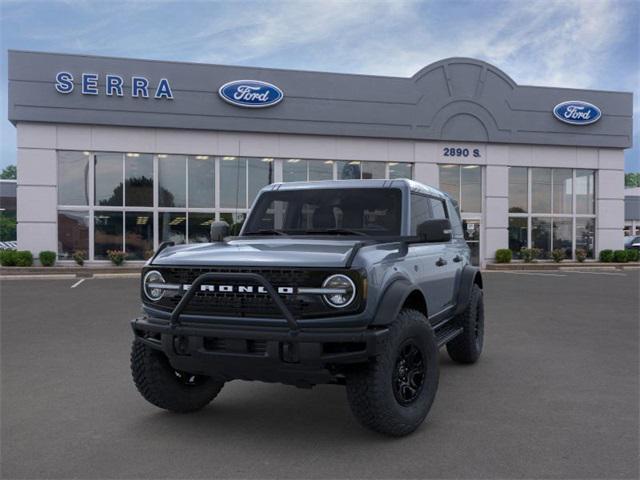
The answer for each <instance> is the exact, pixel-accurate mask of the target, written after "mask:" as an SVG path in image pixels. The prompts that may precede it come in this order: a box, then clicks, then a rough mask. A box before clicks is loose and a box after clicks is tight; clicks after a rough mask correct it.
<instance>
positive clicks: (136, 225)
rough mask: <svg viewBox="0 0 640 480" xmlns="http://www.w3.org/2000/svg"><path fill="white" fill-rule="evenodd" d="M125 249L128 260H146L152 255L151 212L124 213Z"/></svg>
mask: <svg viewBox="0 0 640 480" xmlns="http://www.w3.org/2000/svg"><path fill="white" fill-rule="evenodd" d="M125 251H126V252H127V259H129V260H146V259H147V258H151V256H152V255H153V213H151V212H127V213H126V214H125Z"/></svg>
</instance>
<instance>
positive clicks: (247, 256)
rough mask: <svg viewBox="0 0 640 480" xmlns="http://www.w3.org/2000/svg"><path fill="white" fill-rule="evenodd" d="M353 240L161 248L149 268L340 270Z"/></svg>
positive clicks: (266, 241)
mask: <svg viewBox="0 0 640 480" xmlns="http://www.w3.org/2000/svg"><path fill="white" fill-rule="evenodd" d="M357 242H358V241H357V240H353V239H349V240H347V239H344V240H342V239H341V240H336V239H312V238H305V239H301V238H298V239H295V238H273V237H269V238H264V237H263V238H253V239H236V240H229V241H226V242H216V243H198V244H192V245H177V246H174V247H168V248H165V249H164V250H162V251H161V252H160V254H159V255H158V256H157V257H156V258H155V259H154V260H153V265H165V266H174V265H175V266H178V265H191V266H240V267H336V268H341V267H344V266H345V264H346V261H347V258H348V257H349V254H350V252H351V249H352V248H353V246H354V245H355V244H356V243H357Z"/></svg>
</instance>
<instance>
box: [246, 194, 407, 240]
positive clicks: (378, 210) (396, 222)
mask: <svg viewBox="0 0 640 480" xmlns="http://www.w3.org/2000/svg"><path fill="white" fill-rule="evenodd" d="M401 211H402V195H401V192H400V190H399V189H396V188H384V189H383V188H354V189H346V188H345V189H309V190H284V191H274V192H266V193H263V194H262V195H260V197H259V198H258V201H257V202H256V205H255V206H254V207H253V209H252V210H251V214H250V215H249V218H248V219H247V223H246V224H245V229H244V231H243V235H372V236H389V235H392V236H394V235H400V214H401Z"/></svg>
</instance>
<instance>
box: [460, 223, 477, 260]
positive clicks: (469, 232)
mask: <svg viewBox="0 0 640 480" xmlns="http://www.w3.org/2000/svg"><path fill="white" fill-rule="evenodd" d="M462 228H463V229H464V239H465V240H466V241H467V245H469V249H470V250H471V264H472V265H476V266H477V265H480V220H479V219H474V218H464V219H463V220H462Z"/></svg>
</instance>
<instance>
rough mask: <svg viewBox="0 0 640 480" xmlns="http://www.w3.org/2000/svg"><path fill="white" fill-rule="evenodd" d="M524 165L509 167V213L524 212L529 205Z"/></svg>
mask: <svg viewBox="0 0 640 480" xmlns="http://www.w3.org/2000/svg"><path fill="white" fill-rule="evenodd" d="M528 183H529V182H528V180H527V168H526V167H509V213H525V212H527V211H528V210H529V209H528V206H529V200H528V195H529V186H528Z"/></svg>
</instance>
